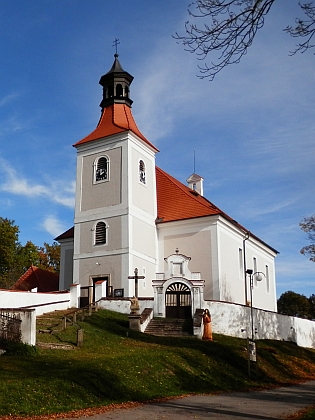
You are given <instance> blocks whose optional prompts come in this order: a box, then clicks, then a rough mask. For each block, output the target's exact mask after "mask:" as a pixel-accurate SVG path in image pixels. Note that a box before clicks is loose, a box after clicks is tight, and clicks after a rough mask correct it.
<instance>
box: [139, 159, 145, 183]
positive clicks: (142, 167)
mask: <svg viewBox="0 0 315 420" xmlns="http://www.w3.org/2000/svg"><path fill="white" fill-rule="evenodd" d="M139 181H140V182H141V183H142V184H145V183H146V177H145V164H144V162H143V160H140V161H139Z"/></svg>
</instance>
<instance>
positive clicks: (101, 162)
mask: <svg viewBox="0 0 315 420" xmlns="http://www.w3.org/2000/svg"><path fill="white" fill-rule="evenodd" d="M108 180H109V158H108V157H107V156H102V157H100V158H98V159H97V160H96V161H95V162H94V182H100V181H108Z"/></svg>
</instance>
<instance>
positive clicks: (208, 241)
mask: <svg viewBox="0 0 315 420" xmlns="http://www.w3.org/2000/svg"><path fill="white" fill-rule="evenodd" d="M157 232H158V243H159V248H158V249H159V258H158V269H157V272H159V273H164V272H165V271H166V270H167V266H166V263H165V261H164V258H167V257H168V256H170V255H172V254H174V252H175V249H176V248H178V249H179V252H180V253H181V254H184V255H186V256H188V257H191V260H190V262H189V270H190V271H192V272H200V274H201V278H202V279H203V280H205V289H204V293H205V296H206V298H207V299H219V284H218V259H217V252H216V250H217V247H216V226H215V224H213V223H212V220H211V219H210V218H208V217H203V218H200V219H190V220H181V221H178V222H169V223H161V224H158V225H157Z"/></svg>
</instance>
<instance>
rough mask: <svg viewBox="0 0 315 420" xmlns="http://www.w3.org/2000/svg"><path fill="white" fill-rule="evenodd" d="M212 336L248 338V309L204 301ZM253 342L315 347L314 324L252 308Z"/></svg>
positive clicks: (249, 321) (249, 325)
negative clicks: (280, 342) (279, 342)
mask: <svg viewBox="0 0 315 420" xmlns="http://www.w3.org/2000/svg"><path fill="white" fill-rule="evenodd" d="M204 305H205V307H204V308H203V309H206V308H208V309H209V311H210V314H211V319H212V329H213V332H214V333H218V334H225V335H229V336H232V337H240V338H246V337H247V336H249V337H251V310H250V307H247V306H242V305H236V304H231V303H226V302H211V301H207V302H205V304H204ZM253 326H254V331H255V332H254V334H255V339H257V340H259V339H261V340H280V341H282V340H283V341H293V342H295V343H296V344H297V345H298V346H301V347H309V348H315V322H314V321H309V320H307V319H301V318H295V317H290V316H286V315H280V314H278V313H276V312H269V311H265V310H261V309H256V308H253Z"/></svg>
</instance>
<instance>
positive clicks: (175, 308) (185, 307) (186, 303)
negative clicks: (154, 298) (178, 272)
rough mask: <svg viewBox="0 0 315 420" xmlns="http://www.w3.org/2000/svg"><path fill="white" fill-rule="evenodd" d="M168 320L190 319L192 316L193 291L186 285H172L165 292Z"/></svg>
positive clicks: (178, 283)
mask: <svg viewBox="0 0 315 420" xmlns="http://www.w3.org/2000/svg"><path fill="white" fill-rule="evenodd" d="M165 316H166V318H178V319H189V318H191V317H192V314H191V291H190V288H189V287H188V286H187V285H186V284H184V283H180V282H177V283H172V284H171V285H170V286H169V287H168V288H167V289H166V292H165Z"/></svg>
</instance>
